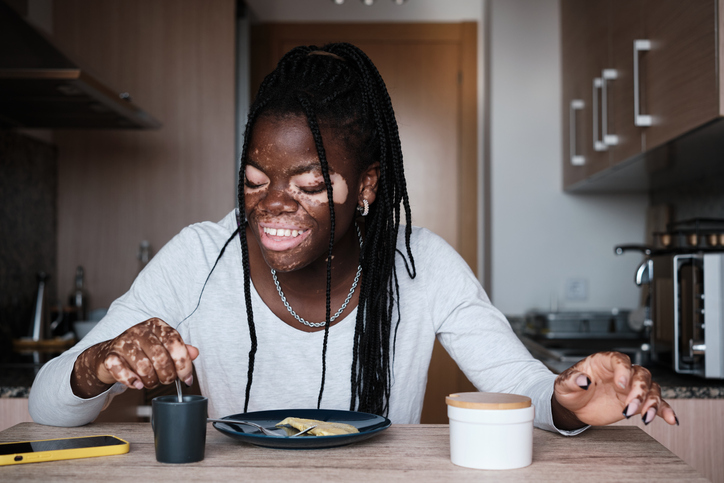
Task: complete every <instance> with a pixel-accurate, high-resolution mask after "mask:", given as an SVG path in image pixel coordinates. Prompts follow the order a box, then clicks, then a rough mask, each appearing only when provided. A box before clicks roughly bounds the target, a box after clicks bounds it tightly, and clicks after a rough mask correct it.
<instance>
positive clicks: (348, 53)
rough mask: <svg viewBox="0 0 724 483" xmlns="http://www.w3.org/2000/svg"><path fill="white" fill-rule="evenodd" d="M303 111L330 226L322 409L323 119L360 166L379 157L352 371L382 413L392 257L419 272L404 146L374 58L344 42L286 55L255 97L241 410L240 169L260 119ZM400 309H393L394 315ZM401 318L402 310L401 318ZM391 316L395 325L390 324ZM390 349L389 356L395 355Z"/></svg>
mask: <svg viewBox="0 0 724 483" xmlns="http://www.w3.org/2000/svg"><path fill="white" fill-rule="evenodd" d="M262 115H264V116H277V117H285V116H290V115H301V116H304V117H306V119H307V122H308V125H309V128H310V130H311V132H312V136H313V139H314V143H315V146H316V149H317V153H318V156H319V162H320V165H321V166H320V167H321V171H322V177H323V178H324V182H325V185H326V190H327V198H328V202H329V211H330V221H331V233H330V239H329V255H330V256H328V257H327V282H326V324H325V326H324V344H323V349H322V381H321V385H320V389H319V397H318V401H317V407H319V406H320V404H321V401H322V394H323V392H324V381H325V376H326V352H327V341H328V336H329V326H330V287H331V260H332V257H331V254H332V248H333V246H334V229H335V216H334V202H333V199H332V183H331V182H330V178H329V166H328V163H327V158H326V154H325V150H324V145H323V143H322V135H321V132H320V125H322V126H327V125H329V126H335V127H338V128H339V127H342V129H341V130H337V132H342V133H343V140H344V141H345V142H346V143H347V145H348V146H349V148H350V150H351V151H352V152H354V153H356V156H357V159H356V160H355V162H356V164H357V167H358V169H359V173H361V172H363V171H364V170H365V169H366V168H367V167H369V166H370V165H371V164H372V163H373V162H375V161H379V163H380V173H379V178H378V190H377V195H376V198H375V203H373V204H372V205H371V206H370V211H369V216H367V217H366V218H365V241H364V244H363V246H362V249H361V252H360V261H359V263H360V266H361V267H362V278H361V283H360V295H359V306H358V310H357V319H356V325H355V333H354V344H353V359H352V369H351V374H350V378H351V388H352V391H351V393H352V394H351V397H350V410H358V411H364V412H369V413H374V414H381V415H386V414H388V412H389V399H390V389H391V380H392V362H393V360H394V345H395V336H396V332H397V326H398V325H399V322H400V314H399V304H395V300H399V285H398V282H397V273H396V269H395V256H396V254H397V253H399V254H400V256H401V257H402V259H403V261H404V263H405V267H406V271H407V272H408V275H409V276H410V277H411V278H414V277H415V264H414V259H413V257H412V252H411V249H410V234H411V230H412V228H411V212H410V204H409V199H408V195H407V187H406V183H405V176H404V171H403V166H402V150H401V147H400V136H399V132H398V130H397V121H396V119H395V113H394V110H393V109H392V103H391V101H390V96H389V94H388V92H387V88H386V86H385V83H384V81H383V80H382V77H381V76H380V74H379V72H378V71H377V68H376V67H375V66H374V64H373V63H372V61H371V60H370V59H369V57H367V55H365V53H364V52H362V51H361V50H360V49H358V48H357V47H355V46H353V45H351V44H347V43H337V44H329V45H326V46H324V47H322V48H318V47H316V46H308V47H307V46H303V47H297V48H295V49H293V50H291V51H290V52H288V53H287V54H286V55H284V57H283V58H282V59H281V60H280V61H279V63H278V64H277V67H276V69H275V70H274V71H273V72H272V73H271V74H269V75H268V76H267V77H266V78H265V79H264V81H263V82H262V84H261V86H260V88H259V91H258V94H257V96H256V98H255V100H254V102H253V103H252V105H251V107H250V110H249V115H248V120H247V124H246V129H245V132H244V144H243V148H242V153H241V170H240V173H239V188H238V192H239V207H240V219H239V223H240V225H241V226H240V229H239V230H238V235H239V239H240V243H241V250H242V260H243V275H244V296H245V302H246V313H247V323H248V325H249V335H250V337H251V349H250V351H249V368H248V374H247V385H246V394H245V402H244V411H246V410H247V408H248V404H249V394H250V391H251V387H252V381H253V373H254V359H255V355H256V351H257V339H256V330H255V327H254V314H253V310H252V306H251V295H250V270H249V251H248V244H247V239H246V230H244V229H243V223H244V220H243V216H244V214H243V210H244V206H245V204H244V176H245V166H246V163H247V156H248V147H249V140H250V137H251V132H252V130H253V127H254V123H255V121H256V120H257V119H258V118H259V117H260V116H262ZM401 205H402V208H404V210H405V218H406V225H405V246H406V252H407V253H406V255H407V258H408V259H409V264H408V261H407V260H406V259H405V255H404V254H403V253H401V252H400V251H399V250H397V249H396V245H397V236H398V229H399V225H400V219H401ZM395 306H397V307H398V308H397V313H396V314H395V313H394V311H395ZM395 315H396V317H395ZM393 319H396V322H394V323H393ZM391 351H392V354H390V352H391Z"/></svg>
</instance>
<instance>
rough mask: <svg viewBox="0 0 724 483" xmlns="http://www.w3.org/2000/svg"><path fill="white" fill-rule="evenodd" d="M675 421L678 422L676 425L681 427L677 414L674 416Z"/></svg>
mask: <svg viewBox="0 0 724 483" xmlns="http://www.w3.org/2000/svg"><path fill="white" fill-rule="evenodd" d="M674 419H675V420H676V425H677V426H678V425H679V418H677V417H676V414H674Z"/></svg>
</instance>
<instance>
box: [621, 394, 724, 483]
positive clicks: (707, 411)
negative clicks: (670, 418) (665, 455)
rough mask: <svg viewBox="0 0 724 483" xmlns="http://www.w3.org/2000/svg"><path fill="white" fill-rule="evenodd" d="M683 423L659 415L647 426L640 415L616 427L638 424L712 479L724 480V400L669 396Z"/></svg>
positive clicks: (714, 480) (716, 480) (670, 402)
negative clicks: (674, 423)
mask: <svg viewBox="0 0 724 483" xmlns="http://www.w3.org/2000/svg"><path fill="white" fill-rule="evenodd" d="M667 401H668V403H669V404H670V405H671V407H672V408H673V409H674V411H676V415H677V417H678V418H679V422H680V423H681V425H680V426H669V425H668V424H666V423H665V422H664V421H662V420H660V418H656V420H655V421H653V422H652V423H651V424H648V425H645V424H644V423H643V422H642V421H641V418H640V417H637V416H634V417H632V418H631V419H628V420H626V419H624V420H623V421H619V422H618V423H615V425H616V426H638V427H639V428H641V429H643V430H644V431H646V432H647V433H648V434H649V435H651V437H653V438H654V439H655V440H656V441H658V442H659V443H661V444H662V445H664V446H665V447H666V449H668V450H669V451H671V452H672V453H674V454H675V455H676V456H678V457H679V458H681V459H682V460H684V461H685V462H687V463H688V464H690V465H691V466H692V467H693V468H694V469H695V470H697V471H698V472H700V473H701V474H702V475H704V476H706V477H707V478H709V479H710V480H711V481H713V482H724V465H722V462H721V448H722V446H723V445H724V432H722V430H721V428H722V427H724V399H668V400H667Z"/></svg>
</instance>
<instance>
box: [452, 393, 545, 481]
mask: <svg viewBox="0 0 724 483" xmlns="http://www.w3.org/2000/svg"><path fill="white" fill-rule="evenodd" d="M445 402H446V403H447V415H448V417H449V418H450V459H451V460H452V462H453V463H454V464H456V465H458V466H465V467H467V468H477V469H483V470H509V469H513V468H523V467H524V466H528V465H530V463H531V462H532V461H533V417H534V416H535V408H534V407H533V405H532V404H531V401H530V398H529V397H526V396H518V395H517V394H497V393H485V392H461V393H458V394H451V395H450V396H448V397H446V398H445Z"/></svg>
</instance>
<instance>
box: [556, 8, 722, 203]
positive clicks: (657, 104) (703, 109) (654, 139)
mask: <svg viewBox="0 0 724 483" xmlns="http://www.w3.org/2000/svg"><path fill="white" fill-rule="evenodd" d="M718 23H719V20H718V17H717V0H692V1H690V2H680V1H677V0H595V1H589V2H580V1H576V0H562V1H561V67H562V100H563V106H562V108H563V111H562V112H563V119H564V126H563V130H562V131H563V153H564V156H563V163H564V164H563V166H564V168H563V181H564V187H565V188H566V189H570V188H571V187H572V186H574V185H576V184H580V183H581V182H582V181H587V180H590V179H591V178H596V177H597V176H600V174H601V173H606V172H612V171H615V170H616V169H617V168H618V167H620V166H621V165H622V164H624V163H626V162H628V161H629V160H631V159H632V158H635V157H636V156H638V155H641V154H642V153H647V152H649V151H650V150H652V149H653V148H656V147H659V146H662V145H664V144H666V143H668V142H670V141H673V140H675V139H677V138H679V137H680V136H682V135H684V134H686V133H689V132H691V131H693V130H695V129H696V128H698V127H700V126H703V125H705V124H707V123H709V122H710V121H712V120H715V119H718V118H719V117H720V116H721V115H722V112H724V110H723V109H722V107H721V105H720V104H721V101H720V90H719V82H718V79H719V72H718V49H717V41H718V40H717V31H718V28H717V27H718Z"/></svg>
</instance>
